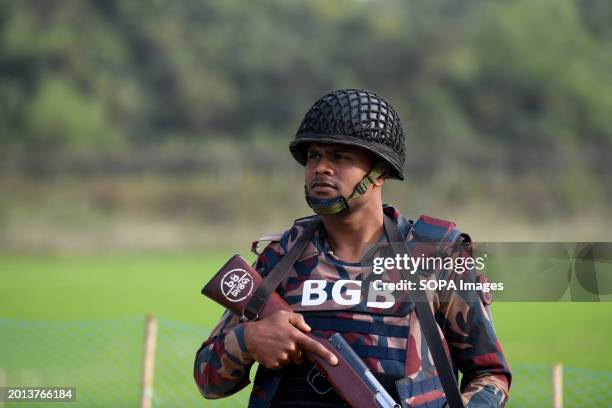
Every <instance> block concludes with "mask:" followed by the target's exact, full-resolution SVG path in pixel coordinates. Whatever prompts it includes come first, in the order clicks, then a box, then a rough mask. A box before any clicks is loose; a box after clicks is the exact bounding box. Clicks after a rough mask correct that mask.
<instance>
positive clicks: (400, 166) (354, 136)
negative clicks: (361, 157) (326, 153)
mask: <svg viewBox="0 0 612 408" xmlns="http://www.w3.org/2000/svg"><path fill="white" fill-rule="evenodd" d="M404 142H405V137H404V130H403V129H402V125H401V123H400V119H399V116H398V115H397V113H396V112H395V109H393V107H392V106H391V104H390V103H389V102H387V101H386V100H384V99H383V98H382V97H381V96H379V95H376V94H375V93H373V92H369V91H366V90H364V89H341V90H338V91H334V92H331V93H329V94H327V95H325V96H323V97H322V98H321V99H319V100H318V101H317V102H315V104H314V105H313V106H312V107H311V108H310V110H309V111H308V113H306V116H304V120H302V124H301V125H300V127H299V129H298V131H297V133H296V135H295V139H294V140H293V141H292V142H291V143H290V144H289V150H290V151H291V154H292V155H293V157H294V158H295V159H296V160H297V161H298V162H299V163H300V164H301V165H303V166H305V165H306V150H307V148H308V145H309V144H310V143H340V144H347V145H353V146H358V147H361V148H363V149H366V150H368V151H370V152H372V153H374V154H375V155H376V157H378V159H379V160H378V161H376V163H375V164H374V166H373V167H372V169H371V170H370V171H369V173H368V174H366V175H365V177H364V178H363V179H362V180H361V181H360V182H359V183H357V185H356V186H355V188H354V189H353V193H352V194H351V195H350V196H349V197H347V198H345V197H342V196H338V197H336V198H333V199H319V198H314V197H308V193H307V192H306V202H307V203H308V205H309V206H310V207H311V208H312V209H313V210H314V212H315V213H317V214H320V215H330V214H337V213H339V212H341V211H343V210H345V209H347V208H348V206H349V202H350V201H351V200H352V199H354V198H356V197H358V196H360V195H361V194H363V193H365V192H366V191H367V188H368V187H369V185H370V184H372V183H373V182H374V180H376V178H378V177H379V176H380V175H381V174H383V173H384V172H386V171H388V177H389V178H394V179H399V180H403V179H404V160H405V156H406V153H405V147H404Z"/></svg>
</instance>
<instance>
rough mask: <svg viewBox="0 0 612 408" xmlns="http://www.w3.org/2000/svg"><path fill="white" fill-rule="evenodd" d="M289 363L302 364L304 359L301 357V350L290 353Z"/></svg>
mask: <svg viewBox="0 0 612 408" xmlns="http://www.w3.org/2000/svg"><path fill="white" fill-rule="evenodd" d="M290 357H291V361H293V363H294V364H297V365H300V364H302V363H303V362H304V358H303V357H302V350H300V349H296V350H295V351H294V352H292V353H290Z"/></svg>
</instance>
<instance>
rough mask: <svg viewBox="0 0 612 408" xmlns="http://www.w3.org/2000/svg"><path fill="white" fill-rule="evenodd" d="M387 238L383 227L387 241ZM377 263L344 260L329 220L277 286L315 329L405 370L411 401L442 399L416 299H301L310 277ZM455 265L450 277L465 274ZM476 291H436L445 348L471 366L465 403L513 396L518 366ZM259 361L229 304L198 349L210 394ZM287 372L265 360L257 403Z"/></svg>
mask: <svg viewBox="0 0 612 408" xmlns="http://www.w3.org/2000/svg"><path fill="white" fill-rule="evenodd" d="M383 210H384V212H385V213H386V214H387V215H389V216H391V217H392V219H393V220H394V221H395V222H396V223H397V225H398V227H399V229H400V231H401V232H402V234H403V235H404V236H406V234H407V233H408V230H409V229H410V223H411V221H407V220H406V219H405V218H404V217H403V216H401V215H400V213H399V212H398V211H397V210H395V209H394V208H393V207H391V206H385V207H384V208H383ZM302 231H303V226H302V225H300V223H299V222H297V223H296V224H295V225H294V227H293V228H292V229H291V230H289V231H286V232H285V233H284V234H282V236H281V237H280V238H279V240H278V241H274V242H272V243H270V244H269V245H268V246H267V247H266V248H265V249H264V250H263V252H262V253H261V254H260V255H259V257H258V259H257V262H256V266H255V267H256V269H257V271H258V272H259V273H261V274H262V275H263V276H265V275H266V274H267V273H268V272H269V271H270V270H271V269H272V268H273V267H274V266H275V265H276V264H277V263H278V261H279V260H280V258H281V257H282V256H283V255H284V254H286V253H287V251H289V250H290V249H291V247H292V245H293V244H294V243H295V242H296V240H297V238H298V237H299V235H300V234H301V233H302ZM386 240H387V238H386V236H385V234H383V237H382V238H381V242H380V243H379V244H384V243H385V242H386ZM465 252H466V249H465V247H463V246H457V247H455V250H454V251H453V256H468V255H471V254H466V253H465ZM371 270H372V268H371V266H370V267H367V266H361V265H360V264H351V263H347V262H343V261H341V260H340V259H338V258H337V257H336V256H335V255H334V254H333V253H331V251H329V246H328V243H327V240H326V238H325V231H324V229H323V227H321V228H320V229H319V231H317V232H316V233H315V234H314V236H313V237H312V239H311V242H310V244H309V245H308V246H307V247H306V249H305V250H304V252H303V253H302V254H301V256H300V257H299V258H298V260H297V262H296V263H295V265H294V266H293V268H292V269H291V270H290V271H289V273H288V274H287V275H286V278H285V280H284V281H283V282H282V284H281V285H280V287H279V288H278V290H277V291H278V292H279V293H280V294H281V295H282V296H283V297H284V298H285V300H286V301H287V302H288V303H289V304H290V305H291V306H292V308H293V309H294V310H295V311H296V312H300V313H302V314H303V315H304V317H305V320H306V322H307V323H308V324H309V325H310V326H311V327H312V329H313V333H314V334H316V335H318V336H321V337H328V336H329V335H331V334H333V333H335V332H341V333H342V334H343V336H344V338H345V339H346V340H347V342H348V343H349V344H351V346H352V347H353V348H354V349H355V351H356V352H357V354H359V356H360V357H361V358H362V359H363V361H364V362H365V364H366V365H367V366H368V367H369V368H370V369H371V370H372V372H374V373H385V374H390V375H395V376H397V377H399V378H402V379H401V380H400V381H398V382H397V383H396V386H397V391H398V393H399V395H400V397H401V399H402V405H403V406H404V407H425V406H427V407H433V406H436V407H437V406H442V405H443V404H444V402H445V398H444V394H443V391H442V387H441V384H440V381H439V379H438V377H437V373H436V370H435V365H434V363H433V360H432V357H431V354H430V352H429V350H428V347H427V344H426V342H424V341H422V337H421V329H420V326H419V321H418V319H417V317H416V313H415V310H414V304H411V303H408V302H404V303H400V302H397V303H396V305H395V306H394V307H392V308H390V309H375V310H372V309H368V308H367V306H366V305H365V303H361V304H359V305H356V306H341V305H338V304H337V303H335V302H333V301H332V300H328V301H326V302H325V303H323V304H322V305H320V306H317V307H316V308H314V309H315V311H313V307H312V306H311V307H308V306H302V305H301V303H300V302H301V299H302V296H301V293H302V285H303V282H304V281H305V280H308V279H325V280H327V281H328V282H334V281H336V280H338V279H352V280H367V279H369V277H371V276H372V273H371ZM448 273H449V274H450V275H448V276H447V277H446V278H447V279H454V280H457V279H463V277H462V276H461V277H460V276H457V275H455V274H454V273H452V272H448ZM328 289H329V285H328ZM469 295H470V294H468V296H465V295H463V296H459V295H458V294H457V293H456V292H455V293H453V294H451V295H447V294H446V293H442V292H434V294H433V296H432V297H431V298H430V300H431V302H430V303H431V306H432V308H433V310H434V312H435V317H436V320H437V321H438V324H439V326H440V334H441V336H442V339H443V343H444V345H445V348H447V350H448V351H449V352H450V356H451V357H452V361H453V364H454V365H455V368H456V369H459V370H460V371H461V372H462V374H463V377H462V381H461V393H462V397H463V399H464V403H465V405H466V406H467V407H469V408H472V407H491V406H500V407H501V406H504V404H505V402H506V400H507V398H508V390H509V387H510V382H511V373H510V368H509V366H508V363H507V361H506V358H505V356H504V353H503V351H502V347H501V345H500V343H499V341H498V340H497V336H496V334H495V331H494V328H493V325H492V322H491V319H490V316H489V314H488V312H487V310H486V308H485V306H484V305H483V303H482V302H481V301H480V299H479V298H478V297H477V295H476V294H475V292H472V293H471V295H472V297H470V296H469ZM253 362H254V360H253V359H252V357H251V356H250V355H249V352H248V350H247V348H246V346H245V342H244V333H243V325H242V324H240V322H239V319H238V317H236V316H235V315H233V314H232V313H230V312H227V311H226V313H225V314H224V315H223V317H222V318H221V321H220V322H219V324H218V325H217V327H216V328H215V329H214V331H213V333H212V334H211V335H210V337H209V339H208V340H207V341H206V342H204V344H203V345H202V347H201V348H200V350H199V351H198V353H197V355H196V361H195V367H194V377H195V380H196V383H197V385H198V387H199V389H200V392H201V393H202V394H203V395H204V396H205V397H206V398H222V397H225V396H228V395H231V394H233V393H235V392H237V391H239V390H241V389H242V388H244V387H245V386H247V385H248V384H249V376H248V374H249V371H250V368H251V365H252V364H253ZM283 372H284V369H279V370H270V369H266V368H265V367H263V366H259V369H258V372H257V375H256V377H255V381H254V385H253V390H252V393H251V398H250V403H249V406H251V407H254V408H259V407H268V406H269V405H270V402H271V400H272V398H273V397H274V394H275V392H276V389H277V386H278V384H279V382H280V380H281V378H282V374H283Z"/></svg>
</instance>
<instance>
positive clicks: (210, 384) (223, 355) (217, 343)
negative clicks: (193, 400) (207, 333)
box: [194, 324, 254, 398]
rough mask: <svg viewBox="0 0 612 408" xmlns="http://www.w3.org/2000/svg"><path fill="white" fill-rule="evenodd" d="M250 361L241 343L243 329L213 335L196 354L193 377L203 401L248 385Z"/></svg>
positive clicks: (242, 341)
mask: <svg viewBox="0 0 612 408" xmlns="http://www.w3.org/2000/svg"><path fill="white" fill-rule="evenodd" d="M253 362H254V360H253V359H252V357H251V356H250V354H249V353H248V352H247V349H246V346H245V343H244V327H243V325H241V324H236V325H234V326H233V327H231V329H229V330H227V328H226V330H221V331H220V332H218V333H213V335H211V337H210V338H209V339H208V340H207V341H206V342H204V344H203V345H202V347H201V348H200V349H199V350H198V352H197V353H196V359H195V365H194V378H195V381H196V384H197V385H198V388H199V389H200V392H201V393H202V395H203V396H204V397H205V398H222V397H226V396H228V395H231V394H233V393H235V392H237V391H239V390H241V389H242V388H244V387H245V386H247V385H248V384H249V371H250V368H251V366H252V364H253Z"/></svg>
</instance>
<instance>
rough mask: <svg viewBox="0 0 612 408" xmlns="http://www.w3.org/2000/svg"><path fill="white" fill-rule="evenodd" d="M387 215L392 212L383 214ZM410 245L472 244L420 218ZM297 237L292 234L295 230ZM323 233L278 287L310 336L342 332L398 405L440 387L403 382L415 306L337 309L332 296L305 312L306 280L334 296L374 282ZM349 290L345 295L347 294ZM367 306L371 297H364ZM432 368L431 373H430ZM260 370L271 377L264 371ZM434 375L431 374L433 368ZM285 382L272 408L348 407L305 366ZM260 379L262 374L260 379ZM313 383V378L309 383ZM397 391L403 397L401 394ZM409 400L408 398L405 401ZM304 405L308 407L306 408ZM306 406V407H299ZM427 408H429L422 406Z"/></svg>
mask: <svg viewBox="0 0 612 408" xmlns="http://www.w3.org/2000/svg"><path fill="white" fill-rule="evenodd" d="M385 210H386V211H388V210H389V208H388V207H387V208H385ZM310 219H311V218H310V217H308V218H303V219H299V220H296V225H298V226H299V225H303V224H305V223H307V222H309V220H310ZM406 230H407V231H406V233H407V235H408V236H407V238H406V239H407V241H408V242H414V243H422V242H430V243H437V244H438V245H439V247H440V248H441V250H442V251H452V249H453V247H454V245H455V244H456V243H457V242H458V241H459V240H462V241H463V242H464V243H466V244H469V243H470V238H469V236H468V235H466V234H461V233H460V232H459V231H458V230H457V229H455V224H453V223H451V222H448V221H443V220H438V219H435V218H432V217H428V216H425V215H423V216H421V217H420V218H419V219H418V220H417V222H415V223H412V222H409V225H408V226H407V228H406ZM292 231H293V229H292ZM322 233H323V231H322V229H321V230H320V231H319V233H318V234H317V235H316V236H315V237H314V244H315V245H313V244H312V243H311V244H310V245H309V246H308V247H307V248H306V249H305V250H304V252H303V253H302V255H301V256H300V257H298V260H297V261H296V262H295V264H294V266H293V269H292V270H291V271H290V273H288V274H287V276H286V278H285V279H284V280H283V282H282V284H281V285H280V287H279V292H280V293H281V295H282V296H283V297H284V298H285V300H286V301H287V302H288V303H289V304H290V305H291V306H292V308H293V309H294V310H295V311H296V312H299V313H301V314H302V315H303V316H304V319H305V321H306V323H307V324H308V325H309V326H310V327H311V328H312V333H313V334H315V335H317V336H319V337H322V338H327V337H329V336H330V335H332V334H334V333H336V332H340V333H342V335H343V336H344V337H345V339H346V340H347V342H348V343H349V344H350V345H351V346H352V348H353V349H354V350H355V352H356V353H357V354H358V355H359V357H360V358H361V359H362V360H363V361H364V363H365V364H366V365H367V366H368V367H369V368H370V369H371V370H372V373H373V374H374V375H375V376H376V377H377V379H378V380H379V381H380V382H381V383H382V384H383V385H384V386H385V388H386V389H387V391H388V392H389V393H390V394H391V395H392V396H393V398H394V399H395V400H396V401H400V400H401V399H402V398H400V395H401V394H405V393H406V392H411V393H415V394H418V393H419V392H422V393H427V392H429V391H432V390H434V389H435V388H436V387H439V381H438V382H437V383H436V381H435V380H437V377H436V378H433V379H429V380H427V381H423V382H421V383H420V384H419V386H418V387H420V388H421V389H419V390H415V389H414V387H412V386H406V384H404V385H403V386H402V387H400V386H399V384H397V382H398V381H399V380H401V379H402V378H405V377H406V376H407V375H409V374H411V372H410V370H411V368H410V367H408V359H407V350H408V349H409V341H410V340H409V329H410V325H411V321H412V319H408V318H407V316H409V315H411V316H414V313H413V312H414V304H411V303H406V302H403V303H399V302H398V303H397V304H396V305H394V306H393V307H391V308H386V309H379V308H369V307H367V302H365V301H364V302H361V303H359V304H358V305H353V306H350V307H349V306H343V305H338V304H337V303H336V302H334V300H333V299H332V297H331V296H328V299H327V300H326V301H325V302H323V303H322V304H320V305H318V306H316V307H305V306H303V305H302V304H301V303H300V302H301V300H302V291H303V288H304V283H305V282H306V281H307V280H313V279H318V280H326V281H329V282H330V285H328V287H326V288H325V291H326V293H327V294H328V295H330V292H331V291H332V290H333V289H332V288H331V287H330V286H331V283H333V281H335V280H339V279H345V280H362V281H363V282H364V283H368V282H369V281H370V280H371V279H373V278H374V277H373V274H372V273H371V266H370V265H367V266H362V265H360V264H353V263H347V262H343V261H341V260H339V259H338V258H336V257H335V256H334V255H333V254H331V253H328V252H326V251H325V249H326V248H325V247H324V244H325V237H324V236H323V235H321V234H322ZM298 236H299V234H292V233H290V234H289V239H288V242H287V243H286V247H287V248H286V249H287V251H289V250H290V249H291V243H294V242H295V241H296V240H297V238H298ZM280 237H281V236H280V235H271V236H267V237H263V238H262V239H260V240H258V241H255V242H254V243H253V247H252V249H253V250H254V252H255V253H257V248H258V243H259V242H260V241H278V240H279V239H280ZM349 288H350V286H349V287H347V289H349ZM366 300H367V296H366ZM430 368H431V367H430ZM259 370H264V371H269V370H267V369H265V368H262V367H261V366H260V368H259ZM432 370H433V368H432ZM282 371H283V373H282V377H281V378H280V382H279V383H278V387H277V389H276V392H275V393H274V397H273V399H272V403H271V406H272V407H300V406H309V407H321V408H336V407H344V406H345V403H344V401H343V400H342V399H341V398H340V397H339V396H338V395H337V393H336V392H335V391H334V390H333V388H331V386H330V385H329V383H328V382H327V381H326V380H325V379H324V378H321V376H317V372H316V368H314V371H313V367H312V364H311V363H309V362H308V361H307V360H306V362H305V363H304V364H303V365H302V366H296V365H294V364H290V365H288V366H286V367H284V368H283V369H282ZM261 374H262V373H260V372H258V375H261ZM309 377H310V378H309ZM398 390H400V392H399V393H398ZM401 396H402V397H404V398H406V396H405V395H401ZM304 401H307V403H306V405H304ZM438 403H439V406H442V405H443V404H444V403H445V399H444V398H443V395H442V398H438V399H435V400H433V401H429V402H427V404H428V405H427V406H428V407H434V406H438V405H436V404H438ZM300 404H302V405H300ZM423 406H425V405H423Z"/></svg>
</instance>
